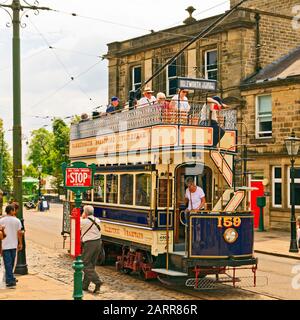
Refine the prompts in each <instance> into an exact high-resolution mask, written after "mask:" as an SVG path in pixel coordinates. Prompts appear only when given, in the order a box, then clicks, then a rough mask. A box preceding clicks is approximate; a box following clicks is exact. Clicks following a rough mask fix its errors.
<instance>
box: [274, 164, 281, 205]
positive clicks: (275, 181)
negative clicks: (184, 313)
mask: <svg viewBox="0 0 300 320" xmlns="http://www.w3.org/2000/svg"><path fill="white" fill-rule="evenodd" d="M276 169H281V178H275V171H276ZM282 174H283V170H282V167H280V166H273V167H272V189H273V192H272V207H273V208H283V201H282V200H283V197H282V195H283V183H282V180H283V177H282ZM276 183H280V184H281V204H275V184H276Z"/></svg>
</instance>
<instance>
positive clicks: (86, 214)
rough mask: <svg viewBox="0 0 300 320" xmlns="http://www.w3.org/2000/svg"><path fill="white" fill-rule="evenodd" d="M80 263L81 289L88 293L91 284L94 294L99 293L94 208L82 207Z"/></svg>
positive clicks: (98, 244) (98, 238)
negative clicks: (82, 273)
mask: <svg viewBox="0 0 300 320" xmlns="http://www.w3.org/2000/svg"><path fill="white" fill-rule="evenodd" d="M80 228H81V241H82V261H83V266H84V267H83V272H84V277H83V283H82V289H83V290H84V291H88V288H89V285H90V283H91V282H93V283H94V284H95V289H94V293H99V292H100V287H101V285H102V284H103V282H102V281H101V280H100V278H99V275H98V273H97V272H96V270H95V268H96V263H97V260H98V257H99V254H100V253H101V250H102V241H101V228H100V220H99V219H97V218H96V217H94V208H93V207H92V206H84V207H83V214H82V217H81V220H80Z"/></svg>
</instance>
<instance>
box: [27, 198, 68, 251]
mask: <svg viewBox="0 0 300 320" xmlns="http://www.w3.org/2000/svg"><path fill="white" fill-rule="evenodd" d="M23 216H24V225H25V230H26V239H27V238H28V239H29V240H32V241H34V242H36V243H37V244H40V245H42V246H44V247H47V248H50V249H62V246H63V237H62V236H61V234H60V233H61V230H62V205H60V204H51V210H50V211H46V212H38V211H36V210H26V209H25V208H24V211H23Z"/></svg>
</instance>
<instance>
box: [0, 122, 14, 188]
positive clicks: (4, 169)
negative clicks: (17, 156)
mask: <svg viewBox="0 0 300 320" xmlns="http://www.w3.org/2000/svg"><path fill="white" fill-rule="evenodd" d="M4 138H5V136H4V130H3V120H2V119H0V152H1V153H0V174H2V186H0V189H1V187H2V190H3V191H7V192H10V191H11V190H12V174H13V163H12V156H11V154H10V152H9V147H8V144H7V143H6V142H5V140H4Z"/></svg>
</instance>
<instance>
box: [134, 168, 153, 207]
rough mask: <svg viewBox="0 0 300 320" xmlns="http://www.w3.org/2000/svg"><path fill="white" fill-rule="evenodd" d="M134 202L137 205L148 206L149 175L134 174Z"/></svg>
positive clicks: (149, 194) (149, 191)
mask: <svg viewBox="0 0 300 320" xmlns="http://www.w3.org/2000/svg"><path fill="white" fill-rule="evenodd" d="M135 199H136V200H135V203H136V205H137V206H141V207H149V206H150V200H151V175H150V174H144V173H142V174H137V175H136V191H135Z"/></svg>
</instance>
